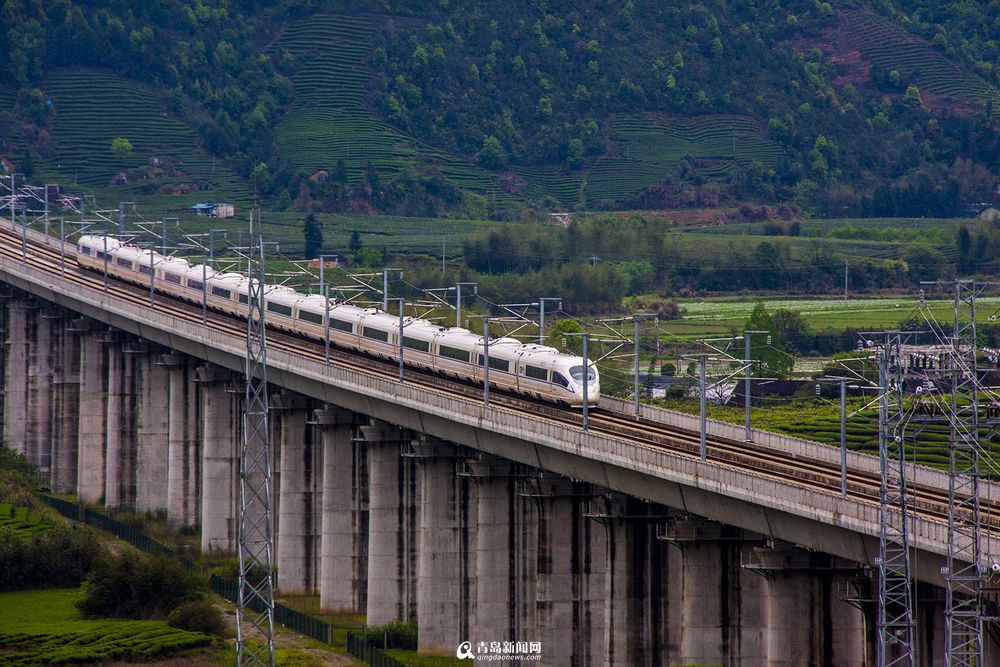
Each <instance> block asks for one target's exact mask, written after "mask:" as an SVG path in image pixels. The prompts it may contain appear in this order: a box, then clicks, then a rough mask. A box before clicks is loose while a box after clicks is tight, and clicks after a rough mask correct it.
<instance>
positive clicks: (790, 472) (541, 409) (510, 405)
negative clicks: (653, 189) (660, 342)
mask: <svg viewBox="0 0 1000 667" xmlns="http://www.w3.org/2000/svg"><path fill="white" fill-rule="evenodd" d="M21 242H22V240H21V236H20V234H18V233H17V232H15V231H12V230H10V229H9V223H8V225H7V226H5V225H2V224H0V255H3V256H6V257H9V258H11V259H14V260H16V261H23V256H22V252H21ZM27 245H28V250H29V251H28V255H27V263H28V265H29V266H32V267H34V268H36V269H39V270H42V271H45V272H47V273H50V274H54V275H56V276H58V275H59V274H60V250H59V246H58V245H45V244H42V243H38V242H36V241H33V240H31V239H29V240H28V242H27ZM64 270H65V275H66V277H67V278H70V279H72V280H73V281H74V282H77V283H78V284H82V285H86V286H88V287H90V288H92V289H96V290H99V291H104V277H103V276H102V275H100V274H98V273H93V272H91V271H86V270H83V269H81V268H80V267H79V266H77V264H76V262H75V250H74V248H73V246H71V245H67V253H66V263H65V269H64ZM107 292H108V294H110V295H113V296H115V297H116V298H121V299H123V300H126V301H129V302H131V303H135V304H138V305H144V306H147V307H149V291H148V290H146V289H143V288H141V287H139V286H136V285H132V284H128V283H123V282H119V281H117V280H116V279H114V278H109V279H108V289H107ZM155 301H156V303H155V305H154V306H152V307H153V308H154V309H155V310H157V311H159V312H163V313H167V314H171V315H174V316H177V317H181V318H183V319H188V320H193V321H196V322H201V321H202V309H201V306H199V305H194V304H191V303H188V302H185V301H181V300H178V299H175V298H173V297H169V296H167V295H164V294H162V293H158V294H157V295H156V300H155ZM204 325H205V326H207V327H208V328H210V329H212V330H214V331H218V332H220V333H225V334H229V335H233V336H238V337H241V338H242V337H243V336H245V333H246V326H245V324H244V322H243V321H242V320H239V319H237V318H235V317H233V316H230V315H226V314H223V313H219V312H215V311H208V317H207V319H206V321H205V324H204ZM268 344H269V346H270V347H273V348H275V349H281V350H283V351H286V352H288V353H290V354H293V355H297V356H299V357H302V358H305V359H311V360H313V361H324V360H325V348H324V346H323V345H322V344H321V343H319V342H317V341H314V340H312V339H308V338H304V337H297V336H292V335H289V334H287V333H283V332H278V331H273V330H272V331H269V332H268ZM330 363H331V364H335V365H338V366H340V367H343V368H346V369H350V370H354V371H360V372H365V373H368V374H371V375H375V376H378V377H381V378H382V379H385V380H390V381H396V380H398V364H397V363H396V362H388V361H385V360H382V359H375V358H373V357H369V356H367V355H363V354H361V353H357V352H353V351H348V350H344V349H342V348H337V347H333V346H331V348H330ZM405 381H406V383H407V384H413V385H417V386H420V387H421V388H422V389H425V390H428V391H433V392H436V393H439V394H441V395H445V396H447V397H449V398H451V399H452V400H456V401H466V402H471V403H478V402H480V401H481V400H482V388H481V386H479V385H472V384H471V383H468V382H464V381H460V380H454V379H449V378H445V377H442V376H440V375H437V374H434V373H431V372H428V371H424V370H421V369H416V368H411V367H407V370H406V376H405ZM490 394H491V406H492V407H493V408H495V409H498V410H506V411H510V412H512V413H516V414H522V415H523V414H527V415H529V416H531V417H533V418H535V419H542V420H546V421H549V422H552V423H557V424H559V425H561V426H564V427H565V428H567V429H577V430H578V429H581V428H582V425H581V419H580V414H579V412H578V411H575V410H569V409H565V408H560V407H557V406H554V405H550V404H545V403H540V402H538V401H533V400H529V399H526V398H524V397H522V396H517V395H514V394H510V393H507V392H503V391H499V390H496V389H491V392H490ZM589 430H590V432H591V433H594V434H595V435H608V436H612V437H616V438H623V439H627V440H629V441H630V442H632V443H635V444H639V445H642V446H646V447H649V448H652V449H656V450H660V451H664V450H666V451H670V452H672V453H676V454H680V455H683V456H690V457H692V458H698V457H699V455H700V435H699V433H698V432H696V431H689V430H685V429H681V428H678V427H674V426H670V425H667V424H663V423H660V422H655V421H652V420H648V419H638V418H636V417H635V416H633V415H625V414H620V413H615V412H611V411H608V410H604V409H592V410H591V411H590V419H589ZM707 458H708V460H709V461H712V462H716V463H719V464H721V465H726V466H731V467H733V468H735V469H739V470H742V471H753V472H755V473H757V474H760V475H762V476H764V477H767V478H769V479H773V480H776V481H781V482H784V483H788V484H794V485H796V486H801V487H805V488H809V489H812V490H820V491H825V492H829V493H832V494H837V495H839V494H840V469H839V466H836V465H834V464H832V463H830V462H828V461H817V460H809V459H805V458H802V457H795V458H790V457H789V455H788V454H787V453H784V452H780V451H775V450H771V449H767V448H762V447H760V446H756V445H754V444H753V443H747V442H744V441H739V440H731V439H727V438H720V437H713V436H709V437H708V439H707ZM879 486H880V480H879V477H878V475H876V474H872V473H871V472H869V471H867V470H858V469H850V468H849V469H848V471H847V493H848V498H850V499H853V500H856V501H860V502H864V503H868V504H873V505H877V504H878V498H879ZM909 491H910V494H909V501H910V504H911V507H912V509H913V510H914V514H915V515H919V516H921V517H922V518H926V519H930V520H932V521H937V522H945V521H946V520H947V509H948V492H947V489H939V488H934V487H926V486H919V485H911V486H910V487H909ZM998 510H1000V508H998V507H997V503H996V502H995V501H992V502H990V503H987V502H986V501H985V499H984V500H983V507H982V522H983V524H984V526H989V527H990V528H991V529H992V528H995V527H1000V511H998Z"/></svg>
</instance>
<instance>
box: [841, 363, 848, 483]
mask: <svg viewBox="0 0 1000 667" xmlns="http://www.w3.org/2000/svg"><path fill="white" fill-rule="evenodd" d="M840 495H841V496H843V497H844V498H846V497H847V381H846V380H843V379H841V381H840Z"/></svg>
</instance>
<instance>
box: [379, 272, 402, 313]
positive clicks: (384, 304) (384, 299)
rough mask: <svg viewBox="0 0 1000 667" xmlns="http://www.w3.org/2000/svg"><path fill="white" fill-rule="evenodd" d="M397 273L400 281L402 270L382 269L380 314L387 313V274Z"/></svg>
mask: <svg viewBox="0 0 1000 667" xmlns="http://www.w3.org/2000/svg"><path fill="white" fill-rule="evenodd" d="M390 271H399V277H400V279H402V277H403V270H402V269H389V268H385V269H382V312H383V313H388V312H389V272H390Z"/></svg>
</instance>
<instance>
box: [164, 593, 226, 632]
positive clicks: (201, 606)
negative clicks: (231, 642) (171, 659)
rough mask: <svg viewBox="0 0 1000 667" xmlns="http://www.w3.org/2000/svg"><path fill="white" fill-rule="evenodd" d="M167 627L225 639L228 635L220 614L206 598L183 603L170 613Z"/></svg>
mask: <svg viewBox="0 0 1000 667" xmlns="http://www.w3.org/2000/svg"><path fill="white" fill-rule="evenodd" d="M167 625H169V626H170V627H172V628H178V629H180V630H190V631H191V632H202V633H204V634H206V635H217V636H219V637H225V636H227V635H228V628H227V627H226V622H225V621H224V620H223V619H222V614H220V613H219V610H218V609H216V608H215V605H213V604H212V602H211V601H210V600H208V599H207V598H201V599H199V600H192V601H191V602H185V603H184V604H182V605H181V606H179V607H177V609H174V610H173V611H172V612H170V615H169V616H167Z"/></svg>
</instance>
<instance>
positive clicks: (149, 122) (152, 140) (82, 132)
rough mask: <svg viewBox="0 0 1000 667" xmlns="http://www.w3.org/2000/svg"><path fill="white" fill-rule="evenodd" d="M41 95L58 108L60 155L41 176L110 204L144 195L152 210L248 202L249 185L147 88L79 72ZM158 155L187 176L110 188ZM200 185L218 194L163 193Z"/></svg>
mask: <svg viewBox="0 0 1000 667" xmlns="http://www.w3.org/2000/svg"><path fill="white" fill-rule="evenodd" d="M42 89H43V91H44V93H45V95H46V97H47V98H49V99H51V100H52V102H53V108H54V110H55V111H54V118H53V121H52V136H53V141H54V147H55V154H54V156H53V157H52V158H51V159H49V160H47V161H46V164H47V165H48V167H49V171H46V170H40V173H39V176H43V177H45V178H47V179H51V182H55V183H61V184H63V185H65V186H67V187H72V185H73V184H79V185H82V186H84V187H86V188H88V189H89V190H91V191H92V192H95V193H96V194H97V195H98V198H99V199H100V200H102V201H103V202H105V203H106V205H108V206H115V205H117V202H119V201H132V200H135V199H136V198H138V197H141V198H142V202H143V205H144V206H145V207H146V208H147V209H149V210H151V209H157V210H177V209H180V208H183V207H186V206H190V205H191V204H194V203H196V202H199V201H205V200H206V199H209V200H214V201H231V202H235V203H240V204H244V205H245V204H247V203H248V202H249V200H250V195H249V193H248V191H247V189H246V187H245V186H244V185H243V183H242V181H240V180H239V178H237V177H236V175H235V174H233V173H232V172H230V171H228V170H227V169H226V168H225V167H223V166H221V165H217V164H216V163H215V161H214V159H213V158H211V157H210V156H208V155H206V154H205V153H203V152H201V151H199V150H197V149H196V146H197V141H196V137H195V134H194V132H193V131H192V130H191V129H190V128H189V127H187V126H186V125H184V124H183V123H181V122H180V121H179V120H177V119H175V118H173V117H171V116H169V115H168V114H167V112H166V111H165V110H164V109H163V108H162V107H161V105H160V103H159V100H157V98H156V97H155V96H154V95H153V94H152V93H151V92H149V91H148V90H146V89H145V88H144V87H142V86H141V85H140V84H138V83H136V82H134V81H130V80H127V79H124V78H122V77H119V76H117V75H115V74H111V73H108V72H101V71H96V70H84V69H72V70H61V71H58V72H56V73H55V74H53V75H51V76H49V77H48V78H47V79H46V80H45V81H44V82H43V83H42ZM115 137H125V138H126V139H128V140H129V141H130V142H131V144H132V147H133V151H132V154H131V156H129V157H128V158H127V159H124V160H120V159H118V158H116V157H114V156H113V155H112V154H111V141H112V139H114V138H115ZM154 157H158V158H160V159H161V161H170V162H173V163H174V164H175V165H176V167H177V169H178V170H179V171H180V172H181V174H182V175H179V176H173V177H162V178H156V179H149V180H139V181H137V182H133V183H129V184H128V185H124V186H111V185H110V183H111V180H112V178H113V177H114V176H115V175H116V174H118V172H119V171H121V170H124V169H129V170H134V169H140V168H143V167H148V166H150V165H151V161H152V159H153V158H154ZM196 181H201V182H204V184H205V185H206V186H207V187H209V188H211V189H210V190H208V191H206V192H195V193H191V194H185V195H169V194H158V190H159V189H160V188H161V187H163V186H176V185H178V184H190V183H193V182H196Z"/></svg>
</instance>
